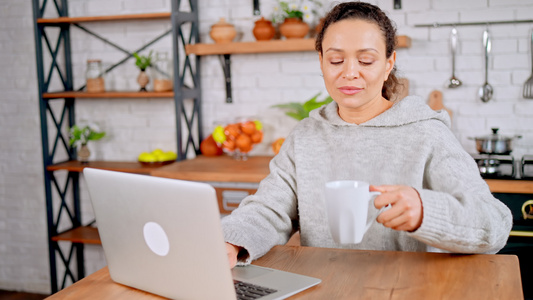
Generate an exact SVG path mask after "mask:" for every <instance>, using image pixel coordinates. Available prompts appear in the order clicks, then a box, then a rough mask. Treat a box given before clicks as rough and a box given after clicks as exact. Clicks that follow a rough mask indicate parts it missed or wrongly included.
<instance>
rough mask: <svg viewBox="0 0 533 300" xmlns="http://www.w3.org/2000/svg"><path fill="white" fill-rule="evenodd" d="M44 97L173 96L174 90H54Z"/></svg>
mask: <svg viewBox="0 0 533 300" xmlns="http://www.w3.org/2000/svg"><path fill="white" fill-rule="evenodd" d="M43 98H44V99H56V98H169V99H170V98H174V92H172V91H170V92H103V93H87V92H75V91H68V92H54V93H43Z"/></svg>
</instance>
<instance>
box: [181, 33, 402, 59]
mask: <svg viewBox="0 0 533 300" xmlns="http://www.w3.org/2000/svg"><path fill="white" fill-rule="evenodd" d="M409 47H411V38H409V37H408V36H405V35H401V36H398V48H409ZM298 51H315V39H288V40H270V41H256V42H237V43H219V44H205V43H204V44H202V43H198V44H190V45H186V46H185V52H186V53H187V54H196V55H200V56H201V55H218V54H251V53H276V52H298Z"/></svg>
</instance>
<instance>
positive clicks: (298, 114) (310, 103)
mask: <svg viewBox="0 0 533 300" xmlns="http://www.w3.org/2000/svg"><path fill="white" fill-rule="evenodd" d="M320 94H321V93H320V92H319V93H318V94H316V95H314V96H313V97H311V99H309V100H307V101H305V102H304V103H298V102H290V103H286V104H277V105H273V106H272V107H277V108H281V109H285V110H286V112H285V114H286V115H287V116H289V117H291V118H293V119H296V120H298V121H300V120H303V119H305V118H307V117H309V112H311V111H312V110H313V109H316V108H319V107H321V106H322V105H325V104H328V103H330V102H331V101H333V99H332V98H331V96H329V95H328V96H327V97H325V98H324V99H322V100H321V101H317V100H318V96H320Z"/></svg>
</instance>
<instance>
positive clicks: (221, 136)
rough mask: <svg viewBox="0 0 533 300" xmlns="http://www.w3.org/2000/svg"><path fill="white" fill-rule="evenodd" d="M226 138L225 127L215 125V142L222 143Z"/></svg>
mask: <svg viewBox="0 0 533 300" xmlns="http://www.w3.org/2000/svg"><path fill="white" fill-rule="evenodd" d="M226 138H227V137H226V134H225V133H224V127H222V125H218V126H217V127H215V129H214V130H213V139H214V140H215V142H217V143H219V144H222V143H224V142H225V141H226Z"/></svg>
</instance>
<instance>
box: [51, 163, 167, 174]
mask: <svg viewBox="0 0 533 300" xmlns="http://www.w3.org/2000/svg"><path fill="white" fill-rule="evenodd" d="M172 164H174V163H172ZM87 167H89V168H96V169H102V170H110V171H117V172H125V173H136V174H146V175H149V174H150V173H151V172H152V171H153V170H155V169H157V168H160V167H161V165H154V166H151V165H144V164H141V163H140V162H120V161H90V162H88V163H86V164H82V163H81V162H79V161H77V160H71V161H67V162H63V163H58V164H53V165H50V166H48V167H46V169H47V170H48V171H59V170H67V171H70V172H82V171H83V169H85V168H87Z"/></svg>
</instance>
